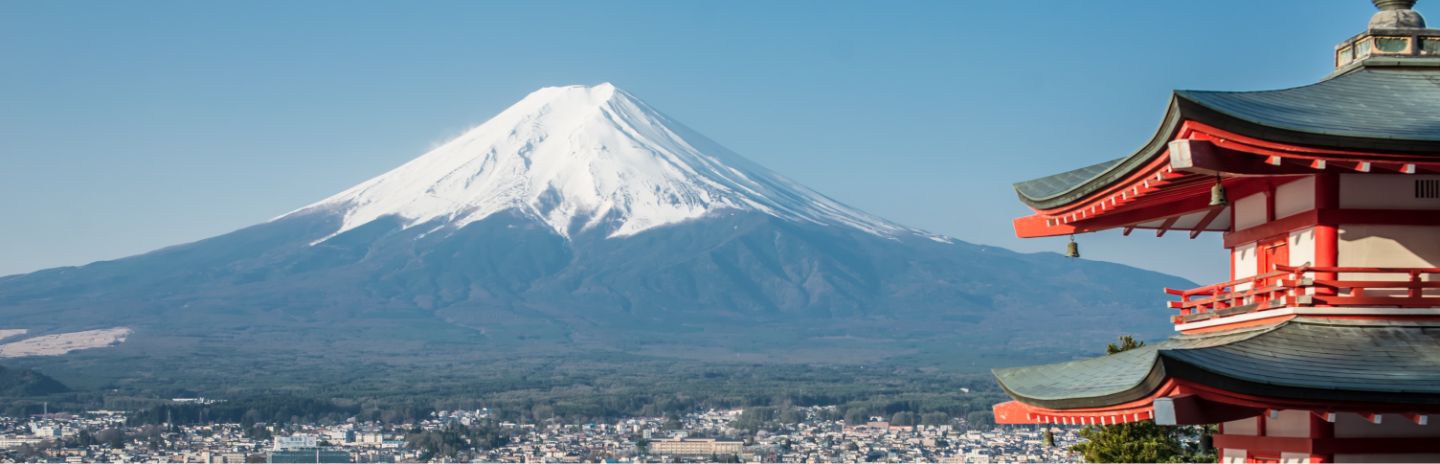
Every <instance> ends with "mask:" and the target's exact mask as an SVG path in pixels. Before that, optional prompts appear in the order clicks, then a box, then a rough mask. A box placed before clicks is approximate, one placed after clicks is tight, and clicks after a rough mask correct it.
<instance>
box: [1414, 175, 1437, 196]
mask: <svg viewBox="0 0 1440 464" xmlns="http://www.w3.org/2000/svg"><path fill="white" fill-rule="evenodd" d="M1415 198H1440V179H1415Z"/></svg>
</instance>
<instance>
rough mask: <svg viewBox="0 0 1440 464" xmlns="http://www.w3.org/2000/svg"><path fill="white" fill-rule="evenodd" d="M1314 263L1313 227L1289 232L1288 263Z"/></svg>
mask: <svg viewBox="0 0 1440 464" xmlns="http://www.w3.org/2000/svg"><path fill="white" fill-rule="evenodd" d="M1304 264H1315V228H1314V227H1306V228H1304V229H1300V230H1296V231H1292V232H1290V265H1291V266H1300V265H1304Z"/></svg>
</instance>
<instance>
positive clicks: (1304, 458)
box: [1280, 453, 1310, 464]
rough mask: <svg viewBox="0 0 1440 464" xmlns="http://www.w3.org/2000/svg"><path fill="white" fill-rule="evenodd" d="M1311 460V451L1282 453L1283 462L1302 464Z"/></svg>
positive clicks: (1284, 463)
mask: <svg viewBox="0 0 1440 464" xmlns="http://www.w3.org/2000/svg"><path fill="white" fill-rule="evenodd" d="M1302 462H1306V463H1308V462H1310V453H1280V463H1281V464H1300V463H1302Z"/></svg>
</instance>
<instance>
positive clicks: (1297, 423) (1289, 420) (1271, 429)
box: [1265, 409, 1310, 459]
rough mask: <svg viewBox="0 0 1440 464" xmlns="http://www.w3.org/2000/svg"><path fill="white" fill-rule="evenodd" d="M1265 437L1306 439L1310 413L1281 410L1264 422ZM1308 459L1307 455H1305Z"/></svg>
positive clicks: (1308, 431)
mask: <svg viewBox="0 0 1440 464" xmlns="http://www.w3.org/2000/svg"><path fill="white" fill-rule="evenodd" d="M1265 436H1269V437H1308V436H1310V411H1299V410H1293V409H1286V410H1281V411H1280V413H1279V414H1277V415H1276V416H1275V417H1270V418H1267V419H1266V420H1265ZM1306 458H1307V459H1308V458H1309V455H1306Z"/></svg>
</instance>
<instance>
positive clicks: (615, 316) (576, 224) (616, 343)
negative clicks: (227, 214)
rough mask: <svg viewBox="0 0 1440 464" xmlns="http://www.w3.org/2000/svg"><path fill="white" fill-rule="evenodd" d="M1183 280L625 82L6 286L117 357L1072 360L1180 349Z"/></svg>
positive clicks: (26, 309) (20, 314)
mask: <svg viewBox="0 0 1440 464" xmlns="http://www.w3.org/2000/svg"><path fill="white" fill-rule="evenodd" d="M932 201H933V200H932ZM1182 285H1186V283H1185V282H1184V281H1182V280H1180V279H1178V278H1174V277H1169V276H1165V275H1161V274H1157V273H1153V272H1148V271H1143V270H1138V269H1134V268H1129V267H1125V266H1119V265H1114V264H1107V263H1099V262H1090V261H1082V260H1066V259H1064V258H1061V257H1059V256H1058V255H1053V254H1034V255H1026V254H1018V253H1014V252H1010V251H1007V250H1003V249H998V248H994V247H985V246H978V245H972V244H968V243H964V242H960V241H957V240H953V239H949V238H945V237H940V236H936V235H932V234H928V233H925V232H923V231H919V230H915V229H912V228H908V227H905V226H902V225H899V224H895V223H892V222H890V221H887V220H884V219H881V218H878V217H875V216H873V215H870V214H867V213H864V212H861V211H858V210H856V209H854V208H851V207H848V206H846V205H843V204H841V203H839V202H837V201H835V200H832V199H830V198H827V197H825V196H823V195H821V194H818V193H816V192H814V191H812V190H810V189H808V188H806V187H804V186H801V185H799V184H797V183H795V182H794V181H791V180H788V179H786V178H784V177H783V176H780V175H778V174H776V173H774V172H771V171H769V170H767V169H765V168H763V167H760V166H758V165H756V164H755V163H752V162H750V161H748V160H746V159H744V158H742V157H741V156H739V155H737V154H735V153H732V152H730V151H729V150H726V149H725V148H723V147H721V146H719V145H718V144H716V143H715V142H713V141H711V140H709V139H707V138H705V137H703V136H701V135H699V134H697V133H696V132H694V131H692V130H690V129H689V128H686V127H685V126H684V125H681V124H679V123H677V122H676V121H674V120H672V119H670V118H669V117H666V116H664V115H663V114H661V113H660V112H658V111H656V110H655V109H653V108H651V107H650V106H648V105H646V104H645V103H643V102H641V101H640V100H639V99H637V98H635V97H634V96H632V95H630V94H628V93H626V92H624V91H621V90H619V89H616V88H615V87H613V86H611V85H609V84H602V85H598V86H593V87H582V86H573V87H554V88H545V89H541V90H539V91H536V92H534V93H532V94H531V95H529V96H527V97H526V98H525V99H523V100H522V101H520V102H519V103H517V104H515V105H514V106H512V107H510V108H509V109H507V110H505V111H504V112H502V113H500V114H499V115H498V116H496V117H494V118H493V119H491V120H489V121H487V122H485V123H484V124H482V125H480V126H478V127H476V128H474V129H472V130H470V131H468V132H466V133H465V134H463V135H461V136H460V137H458V138H456V139H454V140H452V141H450V142H448V143H446V144H444V145H442V146H440V147H439V148H436V149H434V150H433V151H431V152H429V153H426V154H424V155H422V156H420V157H419V158H416V159H414V160H412V161H410V162H408V163H406V164H404V165H402V166H400V167H398V168H396V169H394V170H392V171H390V172H388V173H385V174H383V175H381V176H379V177H376V178H374V179H371V180H368V181H365V182H363V183H361V184H359V185H356V186H355V187H352V188H350V189H348V190H345V191H343V192H340V193H339V194H336V195H334V196H332V197H330V198H327V199H325V200H322V201H320V202H317V203H314V204H312V205H309V206H306V207H303V208H300V209H298V210H296V211H294V212H291V213H289V214H285V215H283V216H280V217H278V218H276V219H274V220H271V221H269V222H266V223H263V224H259V225H256V226H252V227H249V228H245V229H242V230H238V231H235V232H232V233H229V234H225V235H222V236H218V237H214V238H210V239H206V240H201V241H198V242H194V243H189V244H184V245H179V246H174V247H170V248H165V249H161V250H158V251H154V252H151V253H147V254H143V255H139V256H134V257H129V258H124V259H119V260H114V261H105V262H97V263H93V264H90V265H86V266H82V267H69V268H58V269H50V270H45V271H39V272H35V273H31V274H26V275H18V276H10V277H6V278H0V319H3V320H5V321H6V324H7V326H10V325H13V326H16V327H27V328H30V329H32V331H35V332H34V333H47V332H59V331H73V330H83V329H91V328H99V327H116V326H124V327H129V328H131V329H133V330H134V332H133V334H132V335H131V336H130V339H129V340H128V341H127V342H125V344H123V345H121V346H120V347H118V348H114V349H112V351H113V352H114V355H115V356H126V355H135V354H140V353H145V354H146V355H147V356H176V357H180V356H194V355H196V354H197V353H205V354H206V355H207V356H214V357H221V358H223V357H225V356H230V355H231V354H233V353H242V352H243V353H254V352H262V351H263V352H275V353H284V352H286V350H294V349H296V347H297V346H300V345H304V344H320V345H319V346H324V347H327V348H328V351H327V354H326V356H332V357H334V358H335V359H337V360H338V361H345V360H353V359H352V355H365V356H370V357H369V358H367V359H370V360H372V361H373V360H375V359H377V358H375V357H374V356H377V353H378V354H379V355H383V356H385V358H384V359H391V360H396V359H425V358H427V357H432V358H437V359H438V358H443V357H454V356H482V353H484V354H486V355H496V356H499V355H498V353H537V352H545V353H564V352H577V351H604V352H612V351H613V352H625V353H632V354H633V353H639V354H644V355H656V356H671V357H674V356H678V357H689V358H704V359H710V358H718V359H729V360H733V359H782V360H783V359H803V360H845V359H877V358H883V357H889V356H901V355H934V356H947V353H960V354H963V355H965V356H970V357H975V356H984V355H986V354H994V353H1002V352H1009V353H1015V352H1019V353H1030V354H1037V355H1042V356H1043V355H1048V356H1054V353H1056V352H1060V353H1064V352H1067V351H1066V350H1075V349H1084V350H1087V351H1088V350H1090V349H1092V348H1093V347H1091V346H1086V345H1077V344H1076V343H1082V342H1083V343H1093V340H1096V339H1104V338H1105V337H1109V336H1113V335H1116V334H1121V333H1138V334H1140V335H1143V336H1156V335H1160V334H1162V333H1164V332H1165V331H1166V330H1167V328H1166V327H1165V324H1164V315H1163V308H1164V306H1163V304H1162V303H1161V295H1160V293H1159V291H1158V289H1159V288H1160V287H1162V286H1182ZM1057 330H1063V331H1064V332H1065V335H1064V336H1059V335H1057ZM1097 337H1099V338H1097ZM306 346H309V345H306ZM1057 350H1058V351H1057ZM97 351H101V350H97ZM67 356H75V355H67ZM96 356H103V355H101V354H96V353H95V352H87V354H85V355H83V356H82V358H84V359H91V358H93V357H96ZM95 359H98V358H95ZM338 361H337V362H338ZM95 362H99V361H95Z"/></svg>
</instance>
